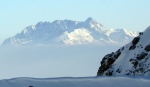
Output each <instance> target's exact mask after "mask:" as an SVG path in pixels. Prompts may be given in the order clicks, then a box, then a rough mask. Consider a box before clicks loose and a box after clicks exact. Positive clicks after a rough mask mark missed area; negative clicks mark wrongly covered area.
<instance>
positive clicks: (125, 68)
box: [100, 27, 150, 76]
mask: <svg viewBox="0 0 150 87" xmlns="http://www.w3.org/2000/svg"><path fill="white" fill-rule="evenodd" d="M149 37H150V27H148V28H147V29H146V30H145V31H144V32H141V33H140V34H139V36H137V37H136V38H134V39H133V40H132V41H131V42H130V43H128V44H127V45H125V46H123V47H121V48H120V49H119V50H118V51H119V52H120V55H119V57H118V58H115V55H111V54H109V57H106V60H107V59H108V60H110V59H112V60H114V59H115V61H114V62H113V63H112V64H110V65H109V64H108V66H110V67H109V68H108V69H107V70H106V71H104V72H103V73H102V74H101V75H104V76H105V75H106V74H107V73H109V75H113V76H116V75H131V76H150V46H149V45H150V38H149ZM148 46H149V48H148V50H145V49H146V47H148ZM116 53H117V51H116ZM113 54H115V52H114V53H113ZM107 62H108V61H106V62H105V63H104V64H106V65H107ZM101 69H102V67H101ZM101 69H100V70H101ZM118 71H119V72H118Z"/></svg>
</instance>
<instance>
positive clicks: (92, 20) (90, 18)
mask: <svg viewBox="0 0 150 87" xmlns="http://www.w3.org/2000/svg"><path fill="white" fill-rule="evenodd" d="M86 22H96V21H95V20H94V19H93V18H92V17H89V18H87V19H86Z"/></svg>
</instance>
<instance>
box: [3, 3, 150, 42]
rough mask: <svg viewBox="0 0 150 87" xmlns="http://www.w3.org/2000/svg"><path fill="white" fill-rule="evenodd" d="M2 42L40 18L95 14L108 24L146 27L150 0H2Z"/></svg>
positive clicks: (136, 28) (80, 17)
mask: <svg viewBox="0 0 150 87" xmlns="http://www.w3.org/2000/svg"><path fill="white" fill-rule="evenodd" d="M0 14H1V15H0V19H1V21H0V43H2V41H3V40H4V39H6V38H8V37H10V36H13V35H15V34H16V33H19V32H21V30H23V28H25V27H26V26H29V25H34V24H36V23H37V22H39V21H49V22H52V21H54V20H64V19H70V20H77V21H84V20H86V19H87V18H88V17H93V18H94V19H96V20H97V21H98V22H100V23H102V24H103V25H104V26H105V27H107V28H127V29H129V30H133V31H143V30H144V29H145V28H146V27H148V26H150V0H0Z"/></svg>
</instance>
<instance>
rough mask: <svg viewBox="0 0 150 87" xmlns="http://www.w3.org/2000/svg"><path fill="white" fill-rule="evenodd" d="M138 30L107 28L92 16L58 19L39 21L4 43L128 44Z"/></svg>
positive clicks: (16, 44)
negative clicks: (83, 19)
mask: <svg viewBox="0 0 150 87" xmlns="http://www.w3.org/2000/svg"><path fill="white" fill-rule="evenodd" d="M136 36H137V32H132V31H128V30H126V29H106V28H105V27H104V26H103V25H102V24H100V23H98V22H97V21H96V20H93V19H92V18H88V19H87V20H85V21H82V22H78V21H71V20H56V21H54V22H52V23H50V22H39V23H37V24H36V25H31V26H28V27H26V28H25V29H24V30H22V32H21V33H18V34H16V35H15V36H13V37H10V38H8V39H6V40H5V41H4V42H3V44H2V45H14V46H18V45H50V44H66V45H79V44H91V43H99V44H106V43H108V44H126V43H128V42H129V41H131V40H132V39H133V38H134V37H136Z"/></svg>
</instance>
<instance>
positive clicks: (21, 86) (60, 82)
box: [0, 77, 150, 87]
mask: <svg viewBox="0 0 150 87" xmlns="http://www.w3.org/2000/svg"><path fill="white" fill-rule="evenodd" d="M149 85H150V78H141V77H136V78H135V77H134V78H132V77H84V78H51V79H50V78H47V79H37V78H14V79H7V80H1V81H0V86H1V87H112V86H114V87H149Z"/></svg>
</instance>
